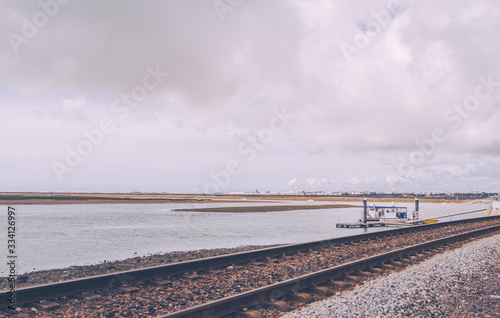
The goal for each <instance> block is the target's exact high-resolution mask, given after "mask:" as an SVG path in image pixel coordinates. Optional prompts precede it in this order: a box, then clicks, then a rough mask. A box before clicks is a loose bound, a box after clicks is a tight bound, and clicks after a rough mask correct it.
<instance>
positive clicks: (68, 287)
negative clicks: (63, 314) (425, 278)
mask: <svg viewBox="0 0 500 318" xmlns="http://www.w3.org/2000/svg"><path fill="white" fill-rule="evenodd" d="M499 218H500V216H485V217H480V218H473V219H464V220H455V221H448V222H442V223H433V224H424V225H415V226H412V227H410V228H397V229H388V230H384V231H377V232H371V233H364V234H357V235H350V236H343V237H338V238H331V239H326V240H319V241H312V242H306V243H296V244H289V245H284V246H277V247H270V248H263V249H258V250H253V251H247V252H240V253H234V254H228V255H221V256H213V257H207V258H202V259H197V260H190V261H185V262H179V263H172V264H166V265H159V266H153V267H147V268H141V269H133V270H127V271H120V272H115V273H110V274H103V275H96V276H90V277H84V278H77V279H72V280H65V281H60V282H54V283H48V284H41V285H34V286H28V287H22V288H17V289H16V290H15V292H16V303H17V304H18V305H22V304H28V303H33V302H36V301H39V300H42V299H45V300H46V299H52V298H57V297H62V296H68V295H74V294H78V293H81V292H84V291H90V290H98V289H105V288H110V287H113V288H116V287H119V286H120V285H127V284H129V283H134V282H140V281H146V280H150V279H154V278H159V277H167V276H174V275H177V274H180V273H184V272H194V271H199V270H203V269H207V268H215V267H221V266H225V265H232V264H241V263H245V262H249V261H253V260H257V259H263V258H266V257H274V256H279V255H283V254H292V253H295V252H298V251H303V250H308V249H318V248H322V247H328V246H331V245H339V244H342V243H348V242H356V241H362V240H369V239H376V238H380V237H386V236H394V235H398V234H403V233H411V232H414V231H421V230H427V229H433V228H439V227H444V226H447V225H455V224H463V223H474V222H480V221H485V220H494V219H499ZM8 297H9V290H8V289H6V290H1V291H0V299H8ZM8 305H9V303H8V301H0V308H5V307H7V306H8Z"/></svg>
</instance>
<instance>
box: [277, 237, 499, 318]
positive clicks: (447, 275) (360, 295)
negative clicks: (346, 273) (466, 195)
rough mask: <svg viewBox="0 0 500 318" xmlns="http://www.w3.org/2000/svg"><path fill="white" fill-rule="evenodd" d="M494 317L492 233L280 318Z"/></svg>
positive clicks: (496, 249) (496, 281)
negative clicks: (490, 235)
mask: <svg viewBox="0 0 500 318" xmlns="http://www.w3.org/2000/svg"><path fill="white" fill-rule="evenodd" d="M499 315H500V235H495V236H492V237H488V238H485V239H481V240H478V241H474V242H471V243H468V244H466V245H464V246H463V247H461V248H459V249H455V250H452V251H448V252H445V253H443V254H438V255H436V256H434V257H432V258H430V259H428V260H426V261H424V262H422V263H420V264H417V265H415V266H412V267H409V268H407V269H405V270H402V271H400V272H392V273H390V274H387V275H384V276H381V277H378V278H376V279H373V280H370V281H367V282H365V283H364V284H363V285H358V286H356V287H355V288H353V289H352V290H349V291H345V292H343V293H342V294H341V295H338V296H334V297H330V298H328V299H325V300H323V301H319V302H316V303H313V304H311V305H309V306H307V307H304V308H302V309H301V310H296V311H292V312H289V313H287V314H285V315H284V316H282V317H284V318H292V317H499Z"/></svg>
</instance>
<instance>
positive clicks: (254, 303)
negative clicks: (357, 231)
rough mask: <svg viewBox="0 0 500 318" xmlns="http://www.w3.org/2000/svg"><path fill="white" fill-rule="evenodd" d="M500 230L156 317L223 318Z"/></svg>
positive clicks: (376, 258) (384, 256)
mask: <svg viewBox="0 0 500 318" xmlns="http://www.w3.org/2000/svg"><path fill="white" fill-rule="evenodd" d="M499 230H500V225H495V226H491V227H488V228H483V229H479V230H474V231H469V232H465V233H461V234H455V235H451V236H448V237H445V238H441V239H436V240H432V241H428V242H424V243H420V244H415V245H412V246H408V247H404V248H400V249H397V250H394V251H390V252H386V253H382V254H378V255H375V256H370V257H367V258H364V259H360V260H357V261H353V262H349V263H345V264H342V265H339V266H335V267H331V268H328V269H324V270H321V271H318V272H315V273H311V274H306V275H303V276H300V277H296V278H292V279H288V280H286V281H282V282H279V283H275V284H272V285H268V286H264V287H261V288H257V289H254V290H250V291H247V292H243V293H240V294H237V295H233V296H229V297H225V298H222V299H219V300H215V301H212V302H209V303H205V304H202V305H198V306H195V307H191V308H187V309H184V310H180V311H177V312H174V313H170V314H166V315H161V316H158V317H157V318H204V317H221V316H226V315H230V314H232V313H235V312H236V311H238V310H239V309H242V308H251V307H257V308H258V307H259V304H261V303H263V302H265V301H266V300H270V299H277V298H279V297H282V296H285V295H287V294H290V293H294V292H297V291H301V290H303V289H306V288H308V287H311V286H314V285H318V284H322V283H324V282H326V281H328V280H332V279H339V278H342V277H344V276H345V275H348V274H351V273H353V272H356V271H359V270H362V269H365V268H367V267H374V266H377V265H380V264H383V263H387V262H390V261H394V260H398V259H401V258H404V257H406V256H409V255H412V254H415V253H418V252H422V251H425V250H429V249H432V248H436V247H438V246H443V245H447V244H450V243H454V242H457V241H461V240H465V239H467V238H470V237H474V236H479V235H483V234H486V233H490V232H495V231H499Z"/></svg>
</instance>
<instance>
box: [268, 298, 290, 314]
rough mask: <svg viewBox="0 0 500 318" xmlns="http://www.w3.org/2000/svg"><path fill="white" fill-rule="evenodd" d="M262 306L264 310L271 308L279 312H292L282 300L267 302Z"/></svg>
mask: <svg viewBox="0 0 500 318" xmlns="http://www.w3.org/2000/svg"><path fill="white" fill-rule="evenodd" d="M262 305H263V307H264V308H271V309H275V310H277V311H280V312H287V311H291V310H292V307H290V305H289V304H288V303H287V302H285V301H283V300H275V301H268V302H265V303H263V304H262Z"/></svg>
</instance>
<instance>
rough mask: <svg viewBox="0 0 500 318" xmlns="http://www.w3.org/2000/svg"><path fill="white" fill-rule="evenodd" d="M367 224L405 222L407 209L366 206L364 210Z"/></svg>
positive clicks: (361, 220) (361, 219)
mask: <svg viewBox="0 0 500 318" xmlns="http://www.w3.org/2000/svg"><path fill="white" fill-rule="evenodd" d="M366 212H367V213H366V221H367V222H377V221H379V222H381V221H384V222H407V220H408V209H407V208H406V207H404V206H378V205H372V206H368V207H367V210H366ZM359 221H360V222H363V221H364V220H363V211H361V218H360V220H359Z"/></svg>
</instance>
